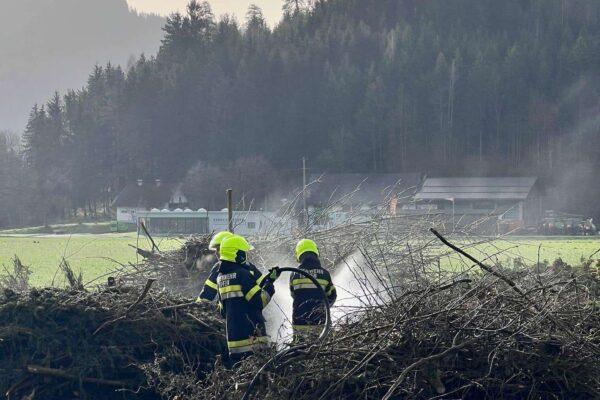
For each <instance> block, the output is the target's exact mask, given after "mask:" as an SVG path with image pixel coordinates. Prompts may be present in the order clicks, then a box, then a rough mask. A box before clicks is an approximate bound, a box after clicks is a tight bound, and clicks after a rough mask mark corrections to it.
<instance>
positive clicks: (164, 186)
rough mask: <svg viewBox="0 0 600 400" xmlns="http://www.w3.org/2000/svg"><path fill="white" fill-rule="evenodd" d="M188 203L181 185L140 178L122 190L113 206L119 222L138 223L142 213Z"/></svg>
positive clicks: (173, 207) (182, 206) (183, 206)
mask: <svg viewBox="0 0 600 400" xmlns="http://www.w3.org/2000/svg"><path fill="white" fill-rule="evenodd" d="M187 203H188V200H187V198H186V196H185V194H184V193H183V192H182V191H181V188H180V186H179V185H176V184H172V183H165V182H162V181H161V180H160V179H157V180H155V181H154V182H151V183H146V182H144V181H143V180H141V179H139V180H138V181H137V182H135V183H130V184H128V185H127V186H125V188H123V190H121V192H120V193H119V194H118V195H117V197H115V199H114V200H113V202H112V207H113V208H116V211H117V223H118V224H137V221H138V214H140V213H143V212H147V211H150V210H151V209H176V208H182V209H183V208H185V207H186V206H187Z"/></svg>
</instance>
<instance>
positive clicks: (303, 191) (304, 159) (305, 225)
mask: <svg viewBox="0 0 600 400" xmlns="http://www.w3.org/2000/svg"><path fill="white" fill-rule="evenodd" d="M302 203H303V208H302V209H303V210H304V227H306V228H308V210H307V208H306V157H302Z"/></svg>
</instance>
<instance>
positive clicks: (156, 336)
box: [0, 282, 226, 399]
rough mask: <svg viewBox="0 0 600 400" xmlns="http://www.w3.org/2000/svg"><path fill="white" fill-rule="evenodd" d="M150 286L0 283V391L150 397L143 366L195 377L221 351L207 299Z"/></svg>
mask: <svg viewBox="0 0 600 400" xmlns="http://www.w3.org/2000/svg"><path fill="white" fill-rule="evenodd" d="M150 286H151V283H150V282H149V283H148V285H147V286H146V287H143V286H142V287H116V288H104V289H98V290H95V291H93V292H87V291H73V290H71V291H69V290H61V289H43V290H36V289H32V290H30V291H27V292H24V293H21V294H19V293H16V292H14V291H11V290H8V289H5V290H3V291H2V292H1V293H0V365H1V368H2V373H1V374H0V391H1V393H3V394H5V393H6V396H7V398H10V399H22V398H32V399H33V398H36V399H42V398H43V399H75V398H89V399H127V398H136V399H157V398H160V397H159V396H158V394H157V393H156V390H155V388H154V387H153V386H152V382H151V381H150V379H151V378H150V376H149V375H148V370H153V371H161V372H162V373H165V374H181V373H184V372H185V373H186V374H191V375H193V376H195V377H196V379H200V378H202V377H203V376H204V374H205V373H206V372H208V371H210V370H212V368H213V365H214V363H215V360H216V358H217V356H218V355H220V354H222V353H224V352H226V341H225V338H224V335H223V331H224V327H223V324H222V322H221V320H220V319H219V317H218V316H217V315H216V313H215V312H214V310H213V309H212V306H210V305H192V304H190V303H191V301H190V300H187V299H184V298H179V297H176V296H173V295H170V294H167V292H164V291H153V290H152V289H150ZM25 396H28V397H25Z"/></svg>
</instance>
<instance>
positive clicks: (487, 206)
mask: <svg viewBox="0 0 600 400" xmlns="http://www.w3.org/2000/svg"><path fill="white" fill-rule="evenodd" d="M473 208H474V209H476V210H493V209H495V208H496V203H494V202H493V201H485V200H481V201H475V202H473Z"/></svg>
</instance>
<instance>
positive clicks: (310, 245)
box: [296, 239, 319, 261]
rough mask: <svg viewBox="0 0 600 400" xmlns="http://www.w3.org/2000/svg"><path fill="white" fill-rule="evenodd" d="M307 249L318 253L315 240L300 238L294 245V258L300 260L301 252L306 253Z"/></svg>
mask: <svg viewBox="0 0 600 400" xmlns="http://www.w3.org/2000/svg"><path fill="white" fill-rule="evenodd" d="M309 251H310V252H311V253H315V254H316V255H319V248H318V247H317V244H316V243H315V242H313V241H312V240H310V239H302V240H301V241H299V242H298V244H297V245H296V260H298V261H300V257H301V256H302V254H304V253H308V252H309Z"/></svg>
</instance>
